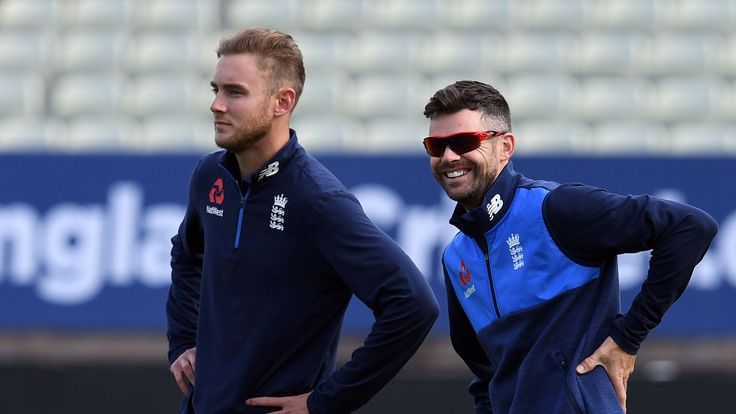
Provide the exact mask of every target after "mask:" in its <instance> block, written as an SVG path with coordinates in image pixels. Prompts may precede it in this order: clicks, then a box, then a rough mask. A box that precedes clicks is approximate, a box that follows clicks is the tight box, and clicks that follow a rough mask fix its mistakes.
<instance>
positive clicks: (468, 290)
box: [458, 261, 475, 299]
mask: <svg viewBox="0 0 736 414" xmlns="http://www.w3.org/2000/svg"><path fill="white" fill-rule="evenodd" d="M458 278H459V279H460V286H462V288H463V290H464V292H463V295H464V296H465V299H467V298H469V297H470V295H472V294H473V293H475V285H470V270H468V268H467V267H466V266H465V262H463V261H460V271H459V272H458ZM468 285H470V287H468Z"/></svg>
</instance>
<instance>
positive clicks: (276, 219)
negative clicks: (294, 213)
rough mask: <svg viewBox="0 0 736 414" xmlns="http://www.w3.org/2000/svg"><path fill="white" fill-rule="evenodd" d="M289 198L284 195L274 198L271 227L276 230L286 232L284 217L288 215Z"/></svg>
mask: <svg viewBox="0 0 736 414" xmlns="http://www.w3.org/2000/svg"><path fill="white" fill-rule="evenodd" d="M288 201H289V199H288V198H286V197H284V195H283V194H279V195H277V196H274V198H273V206H272V207H271V224H270V225H269V227H271V228H272V229H274V230H279V231H284V216H285V215H286V203H287V202H288Z"/></svg>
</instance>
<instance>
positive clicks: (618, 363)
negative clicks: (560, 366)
mask: <svg viewBox="0 0 736 414" xmlns="http://www.w3.org/2000/svg"><path fill="white" fill-rule="evenodd" d="M635 362H636V355H631V354H629V353H627V352H626V351H624V350H623V349H621V347H619V346H618V345H617V344H616V342H614V341H613V339H611V337H610V336H609V337H608V338H606V340H605V341H603V344H601V346H599V347H598V349H596V350H595V352H593V355H591V356H589V357H587V358H585V360H584V361H583V362H581V363H580V365H578V366H577V369H576V371H577V373H578V374H585V373H588V372H590V371H592V370H593V368H595V367H597V366H598V365H600V366H602V367H603V369H605V370H606V372H607V373H608V378H610V379H611V383H612V384H613V389H614V390H615V391H616V396H617V397H618V402H619V403H621V407H622V408H623V409H624V413H625V412H626V386H627V383H628V382H629V376H631V373H632V372H634V363H635Z"/></svg>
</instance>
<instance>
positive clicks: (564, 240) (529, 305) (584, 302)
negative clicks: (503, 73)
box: [443, 163, 717, 414]
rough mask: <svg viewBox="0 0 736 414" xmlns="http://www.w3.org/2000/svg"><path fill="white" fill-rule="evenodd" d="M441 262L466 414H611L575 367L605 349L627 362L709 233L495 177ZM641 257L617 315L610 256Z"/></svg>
mask: <svg viewBox="0 0 736 414" xmlns="http://www.w3.org/2000/svg"><path fill="white" fill-rule="evenodd" d="M450 222H451V223H452V224H453V225H455V226H456V227H458V228H459V229H460V230H461V232H460V233H458V234H457V235H456V236H455V238H454V239H453V240H452V241H451V242H450V243H449V244H448V246H447V248H446V249H445V252H444V254H443V268H444V270H445V283H446V286H447V294H448V307H449V315H450V335H451V338H452V343H453V346H454V348H455V350H456V351H457V353H458V354H459V355H460V357H461V358H462V359H463V360H464V361H465V363H466V364H467V365H468V367H469V368H470V369H471V371H472V372H473V373H474V374H475V376H476V377H477V378H476V380H475V381H473V383H472V384H471V385H470V392H471V394H473V395H474V397H475V403H476V412H477V413H495V414H528V413H546V414H556V413H559V414H570V413H595V414H600V413H617V414H618V413H622V412H623V411H622V409H621V407H620V405H619V403H618V400H617V398H616V394H615V391H614V389H613V385H612V384H611V382H610V380H609V378H608V376H607V374H606V372H605V370H604V369H603V368H602V367H597V368H595V369H594V370H593V371H591V372H589V373H587V374H585V375H578V374H577V373H576V372H575V367H576V366H577V364H578V363H580V362H581V361H582V360H584V359H585V358H587V357H588V356H589V355H591V354H592V353H593V352H594V351H595V350H596V349H597V348H598V346H600V345H601V344H602V343H603V341H604V340H605V339H606V337H608V336H611V337H612V338H613V340H614V341H615V342H616V343H617V344H618V345H619V346H620V347H621V348H623V349H624V350H625V351H626V352H629V353H630V354H636V353H637V351H638V349H639V346H640V344H641V342H642V341H643V340H644V338H645V337H646V336H647V334H648V332H649V331H650V330H651V329H652V328H654V327H655V326H657V324H659V322H660V321H661V319H662V316H663V314H664V313H665V311H666V310H667V309H668V308H669V307H670V305H672V303H673V302H674V301H675V300H676V299H677V298H678V297H679V296H680V295H681V294H682V292H683V291H684V289H685V287H686V286H687V283H688V281H689V280H690V276H691V274H692V271H693V269H694V267H695V265H696V264H697V263H698V262H699V261H700V260H701V259H702V258H703V255H704V254H705V252H706V251H707V249H708V247H709V246H710V243H711V241H712V239H713V238H714V237H715V234H716V232H717V224H716V222H715V220H713V218H712V217H710V216H709V215H708V214H706V213H705V212H703V211H701V210H699V209H697V208H694V207H691V206H687V205H683V204H678V203H674V202H671V201H665V200H661V199H657V198H654V197H651V196H646V195H644V196H630V195H629V196H622V195H618V194H613V193H609V192H606V191H605V190H602V189H599V188H594V187H590V186H585V185H580V184H565V185H560V184H557V183H553V182H548V181H534V180H530V179H528V178H525V177H524V176H522V175H521V174H518V173H516V172H515V171H514V170H513V166H512V164H511V163H509V164H508V165H506V167H505V168H504V169H503V170H502V172H501V174H500V175H499V177H498V178H497V179H496V181H495V182H494V184H493V185H492V186H491V188H490V189H489V190H488V192H487V193H486V195H485V198H484V201H483V203H482V204H481V206H479V207H477V208H475V209H473V210H471V211H469V212H467V213H466V212H465V210H464V209H463V208H462V207H461V206H459V205H458V206H457V208H456V209H455V212H454V213H453V216H452V219H451V220H450ZM649 249H652V254H651V260H650V268H649V273H648V275H647V277H646V280H645V282H644V283H643V285H642V289H641V291H640V292H639V294H638V295H637V296H636V298H635V299H634V301H633V304H632V306H631V309H630V310H629V311H628V312H627V313H626V314H625V315H622V314H621V313H620V300H619V286H618V270H617V260H616V256H617V255H618V254H622V253H633V252H639V251H644V250H649Z"/></svg>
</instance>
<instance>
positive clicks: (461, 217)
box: [450, 161, 521, 238]
mask: <svg viewBox="0 0 736 414" xmlns="http://www.w3.org/2000/svg"><path fill="white" fill-rule="evenodd" d="M520 179H521V175H520V174H518V173H517V172H516V171H514V166H513V165H512V163H511V161H509V162H508V164H506V166H505V167H504V168H503V170H501V173H500V174H499V175H498V177H496V181H494V182H493V184H492V185H491V187H490V188H489V189H488V191H486V194H485V196H484V197H483V202H482V203H481V204H480V206H478V207H475V208H474V209H472V210H470V211H467V212H466V211H465V208H463V206H461V205H460V204H459V203H458V204H457V205H456V206H455V211H454V212H453V213H452V217H451V218H450V224H452V225H453V226H455V227H457V228H458V229H459V230H460V231H462V232H463V233H465V234H467V235H468V236H470V237H473V238H475V237H479V236H482V235H483V234H485V233H486V232H487V231H488V230H490V229H492V228H493V227H494V226H495V225H496V223H498V222H499V221H500V220H501V219H502V218H503V216H504V215H505V214H506V211H508V209H509V206H511V202H512V201H513V199H514V194H516V187H517V186H518V184H519V180H520Z"/></svg>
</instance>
